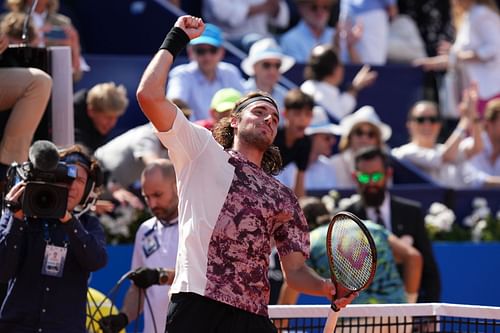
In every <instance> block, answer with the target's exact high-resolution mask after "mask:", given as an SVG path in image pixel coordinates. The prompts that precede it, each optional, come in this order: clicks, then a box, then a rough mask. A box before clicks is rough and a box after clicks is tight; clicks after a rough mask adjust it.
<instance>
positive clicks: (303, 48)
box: [280, 0, 335, 63]
mask: <svg viewBox="0 0 500 333" xmlns="http://www.w3.org/2000/svg"><path fill="white" fill-rule="evenodd" d="M295 2H296V3H297V7H298V10H299V14H300V21H299V23H298V24H297V25H296V26H295V27H293V28H292V29H290V30H289V31H287V32H286V33H285V34H283V36H281V40H280V45H281V48H282V49H283V52H284V53H285V54H287V55H289V56H292V57H293V58H295V61H297V62H298V63H306V62H307V60H308V59H309V55H310V53H311V51H312V49H313V48H314V47H315V46H317V45H321V44H333V43H334V36H335V29H334V28H332V27H330V26H328V21H329V20H330V13H331V7H332V5H333V3H334V1H333V0H295Z"/></svg>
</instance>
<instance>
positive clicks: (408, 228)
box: [345, 195, 441, 302]
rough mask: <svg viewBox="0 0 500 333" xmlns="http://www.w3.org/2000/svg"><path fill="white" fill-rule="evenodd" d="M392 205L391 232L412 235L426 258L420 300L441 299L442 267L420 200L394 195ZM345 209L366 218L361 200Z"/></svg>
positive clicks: (416, 246)
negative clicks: (435, 257) (437, 260)
mask: <svg viewBox="0 0 500 333" xmlns="http://www.w3.org/2000/svg"><path fill="white" fill-rule="evenodd" d="M390 205H391V225H392V233H393V234H395V235H396V236H398V237H401V236H403V235H409V236H411V237H412V238H413V246H414V247H415V248H416V249H417V250H419V251H420V253H421V254H422V257H423V259H424V267H423V271H422V281H421V283H420V290H419V296H418V302H439V300H440V295H441V281H440V277H439V270H438V267H437V264H436V260H435V259H434V254H433V252H432V246H431V242H430V241H429V237H428V236H427V232H426V230H425V225H424V218H423V215H422V209H421V206H420V204H419V203H418V202H415V201H411V200H407V199H403V198H400V197H396V196H392V195H391V200H390ZM345 210H346V211H348V212H351V213H354V214H355V215H356V216H358V217H359V218H360V219H366V218H367V216H366V210H365V208H364V205H363V202H362V201H361V200H358V201H356V202H354V203H352V204H351V205H350V206H349V207H347V208H346V209H345Z"/></svg>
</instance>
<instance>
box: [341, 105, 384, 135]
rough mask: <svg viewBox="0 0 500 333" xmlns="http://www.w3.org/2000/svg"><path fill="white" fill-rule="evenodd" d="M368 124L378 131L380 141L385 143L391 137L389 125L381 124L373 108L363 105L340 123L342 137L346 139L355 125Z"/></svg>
mask: <svg viewBox="0 0 500 333" xmlns="http://www.w3.org/2000/svg"><path fill="white" fill-rule="evenodd" d="M359 123H370V124H372V125H373V126H375V127H377V128H379V129H380V133H381V135H382V140H383V141H387V140H389V138H390V137H391V135H392V129H391V127H390V126H389V125H387V124H386V123H384V122H382V121H381V120H380V118H379V117H378V115H377V113H376V112H375V109H374V108H373V106H370V105H365V106H363V107H362V108H360V109H358V110H357V111H355V112H353V113H351V114H350V115H347V116H345V117H344V118H342V120H341V121H340V129H341V131H342V136H343V137H344V136H345V137H347V136H348V135H349V133H351V130H352V129H353V127H354V126H355V125H356V124H359Z"/></svg>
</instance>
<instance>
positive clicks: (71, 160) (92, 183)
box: [61, 150, 104, 207]
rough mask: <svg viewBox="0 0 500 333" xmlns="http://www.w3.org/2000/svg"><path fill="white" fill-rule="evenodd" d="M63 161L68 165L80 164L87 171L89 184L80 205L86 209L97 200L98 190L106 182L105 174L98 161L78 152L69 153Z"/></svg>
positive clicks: (63, 157) (86, 185)
mask: <svg viewBox="0 0 500 333" xmlns="http://www.w3.org/2000/svg"><path fill="white" fill-rule="evenodd" d="M61 160H62V161H64V162H65V163H67V164H78V165H80V166H82V167H83V168H85V169H86V170H87V174H88V177H87V183H86V184H85V190H84V192H83V196H82V200H81V201H80V203H79V204H80V205H81V206H83V207H85V206H86V205H88V204H89V203H91V202H92V201H93V200H94V199H97V195H98V191H97V189H98V188H99V187H101V186H102V185H103V182H104V176H103V172H102V170H101V167H100V166H99V163H98V162H97V160H96V159H94V158H91V157H89V156H88V155H87V154H85V153H84V152H83V151H78V150H75V151H70V152H68V154H67V155H64V156H62V157H61Z"/></svg>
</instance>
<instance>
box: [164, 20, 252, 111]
mask: <svg viewBox="0 0 500 333" xmlns="http://www.w3.org/2000/svg"><path fill="white" fill-rule="evenodd" d="M222 44H223V38H222V32H221V30H220V29H219V28H218V27H217V26H215V25H213V24H207V25H206V27H205V31H204V32H203V34H202V35H201V36H200V37H198V38H195V39H193V40H192V41H191V42H190V43H189V47H188V49H187V51H188V55H189V59H190V60H191V62H189V63H188V64H184V65H180V66H176V67H175V68H173V69H172V71H171V72H170V77H169V83H168V88H167V97H168V98H170V99H176V98H177V99H179V100H181V101H183V102H185V103H186V104H187V105H188V106H189V107H190V108H191V110H192V115H191V118H190V120H192V121H196V120H200V119H207V118H210V113H209V108H210V107H209V106H210V101H211V100H212V97H213V95H214V94H215V93H216V92H217V91H219V90H220V89H222V88H234V89H236V90H238V91H240V92H243V91H244V89H243V86H242V82H243V78H242V77H241V72H240V71H239V69H238V68H237V67H236V66H234V65H232V64H230V63H226V62H223V61H222V59H224V53H225V50H224V48H223V46H222Z"/></svg>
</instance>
